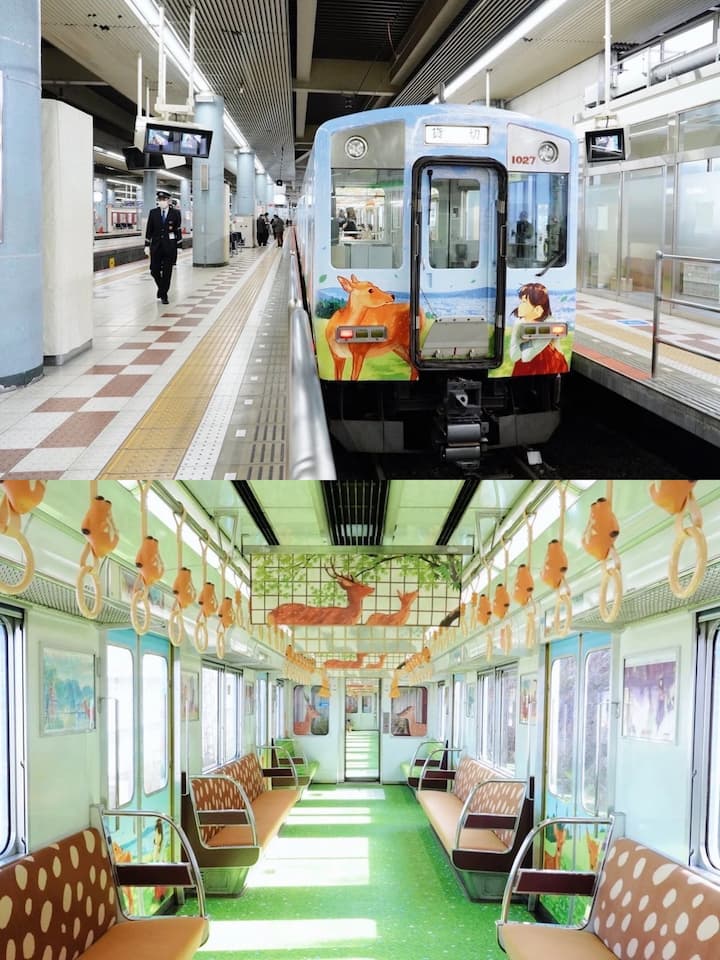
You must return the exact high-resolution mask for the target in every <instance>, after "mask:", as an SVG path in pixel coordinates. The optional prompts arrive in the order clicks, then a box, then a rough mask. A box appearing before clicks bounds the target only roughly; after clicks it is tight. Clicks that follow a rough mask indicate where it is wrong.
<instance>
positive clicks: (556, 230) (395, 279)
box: [296, 103, 578, 467]
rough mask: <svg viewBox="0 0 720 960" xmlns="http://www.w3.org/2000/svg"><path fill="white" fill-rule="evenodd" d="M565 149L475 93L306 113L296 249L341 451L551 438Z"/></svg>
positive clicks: (564, 361)
mask: <svg viewBox="0 0 720 960" xmlns="http://www.w3.org/2000/svg"><path fill="white" fill-rule="evenodd" d="M577 162H578V161H577V143H576V139H575V137H574V135H573V134H572V133H571V132H570V131H567V130H565V129H561V128H559V127H556V126H553V125H552V124H548V123H547V122H545V121H542V120H536V119H533V118H531V117H528V116H525V115H522V114H517V113H513V112H511V111H507V110H500V109H495V108H489V107H484V106H480V105H477V104H472V105H455V104H446V103H437V104H429V105H423V106H407V107H388V108H385V109H381V110H373V111H370V112H368V113H362V114H354V115H348V116H346V117H342V118H340V119H335V120H332V121H330V122H328V123H324V124H322V125H321V126H319V127H318V130H317V134H316V136H315V139H314V142H313V147H312V150H311V151H310V154H309V157H308V162H307V169H306V173H305V178H304V182H303V186H302V190H301V194H300V196H299V198H298V203H297V209H296V222H297V227H296V233H297V247H298V262H299V267H300V272H301V275H302V288H303V300H304V306H305V309H306V310H307V313H308V316H309V318H310V321H311V324H312V330H313V335H314V342H315V351H316V359H317V369H318V375H319V378H320V380H321V383H322V388H323V395H324V400H325V407H326V411H327V418H328V423H329V428H330V431H331V434H332V436H333V437H334V438H335V440H336V441H337V442H338V443H339V444H340V445H341V446H342V447H344V448H345V449H347V450H352V451H358V452H364V453H404V452H407V451H426V450H428V448H431V449H432V450H434V451H435V453H436V454H438V455H439V456H440V457H442V458H444V459H445V460H447V461H450V462H453V463H457V464H458V465H460V466H461V467H473V466H477V464H478V463H479V461H480V460H481V458H482V455H483V453H484V452H485V451H488V450H492V449H499V448H507V447H518V446H519V447H522V446H532V445H538V444H541V443H543V442H544V441H546V440H547V439H548V438H549V437H550V436H551V435H552V432H553V431H554V430H555V429H556V427H557V425H558V423H559V418H560V403H561V392H562V390H561V388H562V377H563V375H564V374H565V373H567V372H568V370H569V367H570V362H571V357H572V344H573V334H574V328H575V302H576V235H577V219H576V218H577Z"/></svg>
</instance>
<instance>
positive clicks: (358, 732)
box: [345, 678, 380, 781]
mask: <svg viewBox="0 0 720 960" xmlns="http://www.w3.org/2000/svg"><path fill="white" fill-rule="evenodd" d="M379 779H380V681H379V680H377V679H374V678H373V679H369V680H351V679H347V680H346V681H345V780H371V781H374V780H379Z"/></svg>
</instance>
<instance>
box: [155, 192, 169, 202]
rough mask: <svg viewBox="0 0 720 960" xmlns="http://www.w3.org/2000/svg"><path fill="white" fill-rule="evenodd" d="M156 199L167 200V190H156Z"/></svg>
mask: <svg viewBox="0 0 720 960" xmlns="http://www.w3.org/2000/svg"><path fill="white" fill-rule="evenodd" d="M156 197H157V199H158V200H169V199H170V194H169V193H168V192H167V190H158V192H157V194H156Z"/></svg>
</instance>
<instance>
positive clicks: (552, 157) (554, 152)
mask: <svg viewBox="0 0 720 960" xmlns="http://www.w3.org/2000/svg"><path fill="white" fill-rule="evenodd" d="M559 154H560V151H559V150H558V148H557V144H556V143H553V142H552V140H543V142H542V143H541V144H540V146H539V147H538V152H537V155H538V160H542V162H543V163H555V161H556V160H557V158H558V156H559Z"/></svg>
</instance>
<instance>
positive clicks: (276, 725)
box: [270, 680, 285, 737]
mask: <svg viewBox="0 0 720 960" xmlns="http://www.w3.org/2000/svg"><path fill="white" fill-rule="evenodd" d="M270 706H271V711H272V736H273V737H284V736H285V684H284V683H283V681H282V680H276V681H275V682H274V683H273V685H272V690H271V705H270Z"/></svg>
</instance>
